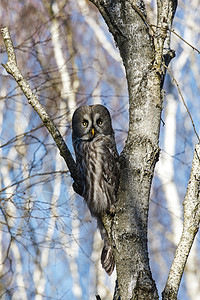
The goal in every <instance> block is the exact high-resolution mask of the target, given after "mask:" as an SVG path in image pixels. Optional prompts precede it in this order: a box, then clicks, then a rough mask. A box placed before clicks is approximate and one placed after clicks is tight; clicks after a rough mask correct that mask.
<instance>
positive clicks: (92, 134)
mask: <svg viewBox="0 0 200 300" xmlns="http://www.w3.org/2000/svg"><path fill="white" fill-rule="evenodd" d="M92 135H93V136H94V128H92Z"/></svg>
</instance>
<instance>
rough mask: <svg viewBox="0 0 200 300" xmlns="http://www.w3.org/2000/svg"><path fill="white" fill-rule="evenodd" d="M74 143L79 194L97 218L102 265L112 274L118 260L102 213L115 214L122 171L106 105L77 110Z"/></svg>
mask: <svg viewBox="0 0 200 300" xmlns="http://www.w3.org/2000/svg"><path fill="white" fill-rule="evenodd" d="M72 142H73V147H74V151H75V155H76V163H77V165H78V168H79V172H80V178H82V182H81V184H80V185H81V189H80V187H79V193H80V194H81V195H82V196H83V197H84V199H85V201H86V203H87V205H88V208H89V210H90V212H91V215H92V216H93V217H95V218H96V219H97V224H98V227H99V229H100V233H101V236H102V238H103V240H104V247H103V250H102V254H101V264H102V267H103V268H104V269H105V271H106V272H107V273H108V274H109V275H110V274H111V273H112V272H113V269H114V267H115V260H114V255H113V251H112V248H111V243H110V240H109V237H108V234H107V232H106V229H105V227H104V225H103V223H102V220H101V214H102V213H105V212H109V213H112V212H113V208H114V204H115V202H116V194H117V189H118V185H119V173H120V168H119V155H118V152H117V149H116V144H115V137H114V131H113V129H112V123H111V117H110V113H109V111H108V110H107V108H106V107H105V106H103V105H100V104H97V105H84V106H81V107H79V108H77V109H76V111H75V112H74V114H73V117H72ZM80 190H81V192H80Z"/></svg>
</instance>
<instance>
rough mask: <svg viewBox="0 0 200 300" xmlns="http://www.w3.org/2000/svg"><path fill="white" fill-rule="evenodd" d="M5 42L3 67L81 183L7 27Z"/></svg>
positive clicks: (64, 144) (4, 35)
mask: <svg viewBox="0 0 200 300" xmlns="http://www.w3.org/2000/svg"><path fill="white" fill-rule="evenodd" d="M1 32H2V36H3V40H4V43H5V46H6V51H7V54H8V61H7V63H6V64H5V65H4V64H2V65H3V67H4V68H5V69H6V71H7V72H8V73H9V74H10V75H12V76H13V78H14V79H15V81H16V82H17V84H18V85H19V87H20V88H21V90H22V92H23V93H24V95H25V96H26V98H27V99H28V103H29V104H31V106H32V107H33V108H34V110H35V111H36V112H37V114H38V115H39V117H40V118H41V120H42V122H43V124H44V125H45V126H46V128H47V129H48V131H49V133H50V134H51V136H52V138H53V139H54V141H55V143H56V145H57V147H58V149H59V150H60V155H61V156H62V157H63V158H64V160H65V162H66V164H67V166H68V168H69V171H70V173H71V176H72V178H73V179H74V181H75V182H76V183H77V184H78V182H79V175H78V170H77V167H76V163H75V161H74V159H73V157H72V155H71V152H70V151H69V149H68V147H67V145H66V143H65V141H64V139H63V137H62V136H61V134H60V131H59V130H58V129H57V127H56V125H55V124H54V122H53V120H52V119H51V118H50V116H49V115H48V114H47V112H46V111H45V109H44V107H43V106H42V105H41V103H40V102H39V100H38V97H37V96H36V95H35V94H34V93H33V92H32V90H31V88H30V86H29V85H28V83H27V82H26V80H25V79H24V77H23V75H22V73H21V71H20V69H19V68H18V66H17V60H16V56H15V52H14V47H13V42H12V39H11V37H10V32H9V30H8V28H7V27H4V28H2V29H1Z"/></svg>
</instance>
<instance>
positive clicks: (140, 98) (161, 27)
mask: <svg viewBox="0 0 200 300" xmlns="http://www.w3.org/2000/svg"><path fill="white" fill-rule="evenodd" d="M91 2H93V3H94V4H95V5H96V6H97V7H98V9H99V11H100V13H101V14H102V16H103V17H104V19H105V21H106V23H107V25H108V27H109V30H110V32H111V33H112V34H113V36H114V39H115V42H116V44H117V46H118V48H119V50H120V54H121V57H122V60H123V63H124V66H125V70H126V77H127V82H128V91H129V132H128V138H127V141H126V145H125V148H124V150H123V152H122V154H121V157H120V160H121V182H120V188H119V191H118V203H117V209H116V215H115V218H114V221H113V226H112V231H111V236H112V240H113V247H114V249H115V259H116V268H117V280H118V286H119V294H120V296H121V299H122V300H127V299H158V292H157V289H156V285H155V282H154V280H153V278H152V274H151V270H150V267H149V258H148V247H147V224H148V209H149V194H150V189H151V182H152V177H153V173H154V167H155V164H156V161H157V160H158V157H159V131H160V119H161V111H162V105H163V104H162V102H163V96H162V84H163V80H164V72H163V69H162V62H163V61H164V63H165V64H166V65H168V64H169V62H170V60H171V58H172V57H173V51H172V50H170V36H169V34H168V32H167V28H171V24H172V20H173V16H174V13H175V9H176V4H177V3H176V1H157V6H158V15H157V25H158V27H157V29H156V31H154V30H152V28H151V31H153V34H151V33H150V28H149V26H148V21H147V16H146V11H145V5H144V2H143V1H130V0H128V1H108V0H104V1H99V0H92V1H91ZM105 223H106V222H105Z"/></svg>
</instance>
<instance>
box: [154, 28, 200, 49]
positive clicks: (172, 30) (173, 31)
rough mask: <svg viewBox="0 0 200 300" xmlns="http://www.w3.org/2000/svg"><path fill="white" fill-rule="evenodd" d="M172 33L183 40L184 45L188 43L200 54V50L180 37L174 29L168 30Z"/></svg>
mask: <svg viewBox="0 0 200 300" xmlns="http://www.w3.org/2000/svg"><path fill="white" fill-rule="evenodd" d="M151 27H156V28H161V27H160V26H157V25H153V24H151ZM167 30H169V31H170V32H172V33H173V34H175V35H176V36H177V37H178V38H179V39H180V40H182V41H183V42H184V43H186V44H187V45H188V46H189V47H191V48H192V49H193V50H195V51H197V52H198V54H200V50H198V49H197V48H196V47H194V46H193V45H192V44H190V43H188V42H187V41H186V40H185V39H184V38H183V37H182V36H180V35H179V34H178V33H177V32H176V31H175V30H174V29H170V28H167Z"/></svg>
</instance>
